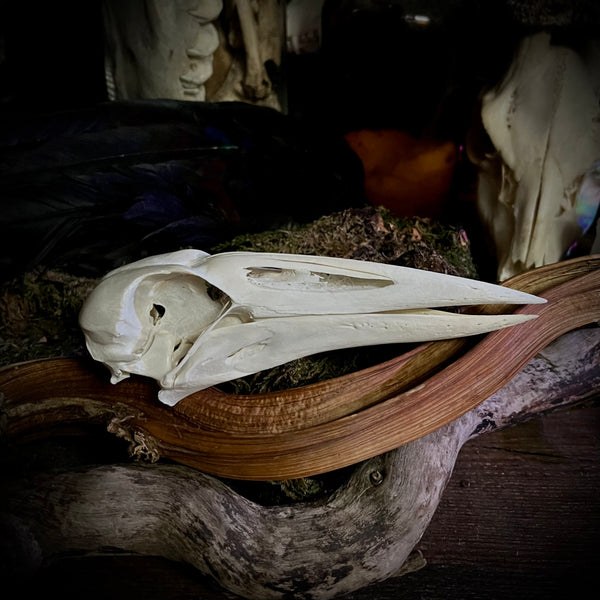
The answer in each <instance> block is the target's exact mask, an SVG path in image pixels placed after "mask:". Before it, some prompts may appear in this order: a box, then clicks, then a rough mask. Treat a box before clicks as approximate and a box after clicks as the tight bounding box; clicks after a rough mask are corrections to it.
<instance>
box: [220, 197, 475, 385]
mask: <svg viewBox="0 0 600 600" xmlns="http://www.w3.org/2000/svg"><path fill="white" fill-rule="evenodd" d="M242 250H245V251H254V252H284V253H290V254H303V255H306V254H316V255H321V256H337V257H341V258H352V259H358V260H368V261H373V262H382V263H391V264H398V265H402V266H408V267H416V268H420V269H427V270H431V271H438V272H441V273H448V274H451V275H459V276H463V277H472V278H476V277H477V272H476V269H475V266H474V263H473V260H472V257H471V253H470V247H469V243H468V240H467V239H466V236H465V234H464V233H463V232H462V231H461V230H459V229H457V228H452V227H449V226H447V225H443V224H441V223H437V222H435V221H431V220H429V219H423V218H411V219H397V218H395V217H393V216H392V215H391V214H390V213H389V212H388V211H387V210H385V209H375V208H364V209H348V210H345V211H342V212H338V213H334V214H332V215H327V216H324V217H321V218H320V219H318V220H317V221H315V222H313V223H311V224H308V225H305V226H301V227H300V226H298V227H290V228H288V229H278V230H275V231H265V232H262V233H257V234H248V235H243V236H239V237H236V238H234V239H232V240H231V241H229V242H227V243H224V244H220V245H219V246H217V247H215V248H214V249H213V253H217V252H232V251H242ZM403 350H404V348H402V347H400V346H399V345H389V346H382V347H369V348H351V349H348V350H338V351H335V352H328V353H325V354H320V355H315V356H309V357H306V358H302V359H298V360H295V361H292V362H290V363H287V364H285V365H281V366H279V367H275V368H273V369H269V370H266V371H262V372H260V373H256V374H254V375H250V376H248V377H244V378H241V379H236V380H235V381H231V382H228V383H225V384H222V385H221V386H219V387H220V388H221V389H223V390H224V391H227V392H229V393H235V394H258V393H264V392H268V391H279V390H284V389H290V388H293V387H300V386H303V385H308V384H310V383H316V382H319V381H324V380H327V379H331V378H333V377H339V376H341V375H345V374H347V373H350V372H352V371H356V370H358V369H363V368H366V367H369V366H371V365H373V364H377V363H379V362H382V361H384V360H387V359H389V358H391V357H393V356H395V355H397V354H398V353H400V352H402V351H403Z"/></svg>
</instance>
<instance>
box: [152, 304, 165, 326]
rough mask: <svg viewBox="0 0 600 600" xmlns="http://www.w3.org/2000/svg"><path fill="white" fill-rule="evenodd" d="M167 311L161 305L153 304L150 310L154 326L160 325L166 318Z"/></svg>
mask: <svg viewBox="0 0 600 600" xmlns="http://www.w3.org/2000/svg"><path fill="white" fill-rule="evenodd" d="M165 312H166V309H165V307H164V306H162V305H161V304H153V305H152V308H151V309H150V317H151V319H152V325H158V322H159V321H160V320H161V319H162V318H163V317H164V315H165Z"/></svg>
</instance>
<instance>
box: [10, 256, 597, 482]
mask: <svg viewBox="0 0 600 600" xmlns="http://www.w3.org/2000/svg"><path fill="white" fill-rule="evenodd" d="M599 260H600V259H598V258H597V257H596V258H590V259H584V260H581V259H580V260H578V261H570V262H568V263H566V264H560V265H553V266H551V267H544V268H543V269H541V270H540V271H539V272H538V274H537V276H535V275H529V279H527V278H523V279H522V280H521V283H523V286H522V287H528V286H529V289H528V290H527V291H531V289H532V288H533V289H535V288H536V286H538V287H539V286H540V285H541V284H540V282H544V285H547V284H548V281H550V282H552V283H556V281H560V283H559V285H555V286H554V287H551V288H550V289H548V290H547V291H546V292H545V293H544V294H543V295H544V296H546V297H547V299H548V303H547V304H546V305H541V306H540V305H536V306H528V307H524V308H521V309H519V311H518V312H524V313H527V312H535V313H537V314H538V315H539V317H538V318H537V319H535V320H533V321H529V322H527V323H524V324H522V325H520V326H518V327H513V328H509V329H504V330H501V331H496V332H494V333H492V334H489V335H488V336H486V337H485V338H484V339H483V340H482V341H481V342H480V343H479V344H477V345H476V346H475V347H474V348H472V349H471V350H470V351H469V352H467V353H466V354H464V355H463V356H460V357H459V358H457V359H456V360H454V361H453V362H452V363H451V364H450V365H448V366H447V367H445V368H444V369H442V370H440V371H439V372H437V373H436V374H434V375H432V376H431V377H429V378H428V379H427V380H426V381H424V382H423V383H421V384H420V385H417V386H414V387H412V388H410V389H408V390H406V391H401V392H400V393H398V391H396V390H397V389H400V390H401V389H404V387H403V386H404V385H405V384H404V383H403V382H402V381H401V379H400V378H401V375H402V373H403V372H404V371H403V367H404V366H406V365H408V367H407V373H409V374H414V370H412V369H413V366H414V364H413V361H414V360H420V358H422V357H423V356H428V357H429V359H430V360H431V358H432V356H435V350H434V351H433V352H432V353H430V351H429V349H431V348H435V345H428V346H425V347H421V349H417V350H416V351H414V352H413V353H412V354H410V356H404V357H400V358H399V359H395V360H393V361H390V362H389V363H385V364H384V365H383V366H377V367H375V368H373V369H370V370H367V371H366V372H365V371H363V372H360V373H358V374H352V375H349V376H346V377H343V378H339V379H337V380H333V381H332V382H325V383H324V384H322V385H321V384H319V386H317V387H316V388H315V389H317V390H324V395H325V396H327V397H329V398H331V397H332V396H331V393H332V391H334V392H335V402H336V403H337V404H339V405H341V404H343V402H344V400H345V398H346V397H347V395H348V392H347V391H346V390H347V389H351V388H352V387H353V386H354V385H356V382H357V380H358V378H360V377H363V378H364V380H365V381H366V382H367V383H366V384H365V387H364V388H363V389H362V395H359V396H361V397H363V398H366V400H365V404H364V405H360V404H359V406H358V407H357V406H356V405H353V406H354V408H355V409H357V408H361V410H356V412H352V413H351V414H348V415H346V416H343V417H341V418H334V419H332V420H327V421H323V422H320V423H318V424H316V425H313V426H309V424H310V422H311V421H310V419H309V423H308V424H307V423H304V422H302V421H301V420H300V422H296V426H295V427H294V428H293V429H291V430H288V431H284V432H281V433H280V432H277V431H275V432H270V431H266V432H265V431H262V430H260V432H256V431H254V430H252V429H251V430H250V431H243V432H241V433H240V432H239V431H234V430H232V429H231V428H227V427H225V428H219V427H218V426H217V425H215V423H213V422H210V423H207V422H206V421H205V420H203V418H202V416H201V414H202V410H200V409H199V406H201V405H202V404H203V401H204V400H205V399H206V398H207V396H205V395H202V394H201V393H200V394H198V395H194V396H193V397H192V398H191V399H190V400H188V401H182V402H181V403H179V404H178V405H177V406H175V407H174V408H169V407H166V406H164V405H160V404H159V403H158V401H157V400H156V388H155V386H154V385H153V384H151V383H149V382H148V381H146V380H143V379H141V378H136V379H135V380H132V381H127V382H122V383H121V384H119V385H117V386H111V385H110V384H109V383H108V382H107V381H106V377H105V376H102V375H100V374H99V373H98V372H97V370H95V369H91V368H90V367H89V366H87V365H82V364H79V363H76V362H74V361H65V360H58V361H46V362H38V363H30V364H27V363H26V364H24V365H16V366H13V367H10V368H7V369H4V370H2V371H0V392H1V393H2V394H3V395H4V397H5V410H6V412H7V415H8V426H7V432H8V436H9V437H10V438H12V439H17V438H19V437H28V436H34V435H40V434H43V433H44V432H48V431H49V430H50V429H51V428H53V427H65V426H67V425H69V424H75V423H77V422H86V421H87V420H89V419H92V418H94V419H96V420H103V421H105V422H106V423H107V428H108V429H109V430H110V431H112V432H114V433H116V434H119V435H122V436H123V437H126V438H127V439H130V440H131V442H132V445H133V449H134V452H136V453H142V454H146V455H148V456H149V457H151V458H155V459H158V458H159V457H160V456H163V457H167V458H171V459H174V460H176V461H177V462H180V463H182V464H186V465H188V466H192V467H194V468H197V469H200V470H202V471H204V472H208V473H212V474H216V475H220V476H225V477H232V478H240V479H254V480H258V479H263V480H272V479H289V478H295V477H303V476H308V475H313V474H316V473H321V472H326V471H330V470H334V469H338V468H341V467H344V466H348V465H352V464H355V463H357V462H360V461H362V460H366V459H368V458H371V457H374V456H377V455H379V454H383V453H385V452H388V451H390V450H393V449H394V448H397V447H399V446H401V445H403V444H406V443H408V442H411V441H413V440H416V439H418V438H420V437H422V436H424V435H427V434H429V433H431V432H433V431H435V430H436V429H438V428H439V427H442V426H444V425H446V424H448V423H450V422H452V421H453V420H455V419H457V418H458V417H460V416H461V415H463V414H464V413H466V412H468V411H469V410H472V409H473V408H474V407H476V406H477V405H478V404H479V403H481V402H482V401H484V400H485V399H486V398H487V397H489V396H490V395H491V394H493V393H495V392H496V391H497V390H498V389H500V388H501V387H502V386H503V385H505V384H506V383H507V382H508V381H510V380H511V379H512V378H513V377H514V375H515V374H516V373H517V372H518V371H519V370H520V369H522V368H523V366H524V365H525V364H526V363H527V362H528V361H529V360H530V359H531V358H532V357H533V356H535V354H536V353H537V352H539V351H540V350H542V349H543V348H544V347H546V346H547V345H548V344H549V343H550V342H551V341H552V340H554V339H556V338H557V337H559V336H560V335H562V334H564V333H566V332H568V331H570V330H571V329H574V328H577V327H581V326H583V325H586V324H588V323H592V322H596V321H599V320H600V269H598V264H599ZM581 272H584V273H585V274H581ZM532 273H534V274H535V273H536V272H532ZM574 275H577V276H574ZM439 344H442V345H443V344H446V343H445V342H440V343H439ZM437 358H439V355H438V357H437ZM446 358H447V356H446ZM490 365H493V368H490ZM396 385H397V388H395V386H396ZM310 387H312V386H310ZM380 388H384V389H385V394H384V398H383V399H382V400H381V401H379V402H377V403H375V404H373V405H371V402H372V397H371V395H370V394H374V395H377V394H379V393H380ZM210 393H211V394H216V395H217V396H218V393H217V392H214V391H213V392H210ZM302 393H304V391H303V390H300V391H292V392H290V396H291V397H292V399H294V398H295V399H297V398H298V397H299V394H300V395H301V394H302ZM312 394H313V399H314V398H318V397H319V396H318V394H316V395H315V394H314V390H313V392H312ZM267 396H268V395H267ZM277 398H280V402H279V404H283V403H284V402H285V398H287V395H286V394H283V395H281V397H280V396H279V395H278V396H277ZM353 398H354V396H353ZM262 399H263V397H258V398H253V399H252V404H251V405H250V406H248V405H243V404H242V405H240V407H239V408H238V410H237V411H236V414H237V419H238V421H240V422H243V421H244V420H245V419H246V417H247V415H249V414H250V415H252V414H256V412H259V413H260V411H261V409H262V408H264V404H261V400H262ZM269 401H270V400H269ZM292 401H294V400H292ZM267 413H268V411H267ZM270 414H272V413H268V418H267V422H268V421H269V419H270V418H271V417H270V416H269V415H270ZM232 418H233V416H232Z"/></svg>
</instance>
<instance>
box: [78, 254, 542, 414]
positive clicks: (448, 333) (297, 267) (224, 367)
mask: <svg viewBox="0 0 600 600" xmlns="http://www.w3.org/2000/svg"><path fill="white" fill-rule="evenodd" d="M540 302H545V300H543V299H541V298H538V297H536V296H532V295H530V294H526V293H523V292H519V291H516V290H512V289H509V288H507V287H502V286H497V285H494V284H490V283H485V282H479V281H475V280H470V279H464V278H461V277H454V276H450V275H442V274H440V273H433V272H428V271H421V270H418V269H412V268H407V267H400V266H394V265H385V264H378V263H370V262H362V261H356V260H349V259H342V258H327V257H320V256H301V255H292V254H270V253H252V252H230V253H224V254H217V255H209V254H206V253H205V252H202V251H199V250H181V251H178V252H173V253H169V254H163V255H158V256H154V257H150V258H147V259H143V260H140V261H137V262H134V263H132V264H129V265H126V266H124V267H121V268H119V269H116V270H114V271H111V272H110V273H108V274H107V275H106V276H105V277H104V278H103V279H102V280H101V282H100V283H99V285H98V286H97V287H96V289H95V290H94V291H93V292H92V293H91V295H90V296H89V297H88V299H87V300H86V302H85V304H84V306H83V309H82V311H81V315H80V325H81V327H82V329H83V331H84V334H85V337H86V343H87V347H88V349H89V351H90V353H91V355H92V356H93V357H94V358H95V359H96V360H99V361H101V362H103V363H105V364H106V365H107V366H108V367H109V369H110V371H111V372H112V378H111V381H112V382H113V383H116V382H118V381H120V380H122V379H124V378H125V377H128V376H129V375H130V374H131V373H135V374H138V375H146V376H149V377H152V378H154V379H156V380H158V381H159V383H160V386H161V388H162V389H161V391H160V392H159V399H160V400H161V401H162V402H164V403H166V404H170V405H174V404H176V403H177V402H178V401H179V400H181V399H182V398H184V397H185V396H187V395H189V394H191V393H193V392H196V391H199V390H201V389H204V388H207V387H209V386H211V385H216V384H219V383H222V382H224V381H229V380H232V379H235V378H238V377H241V376H244V375H248V374H251V373H256V372H258V371H261V370H264V369H267V368H270V367H273V366H276V365H279V364H283V363H285V362H288V361H291V360H293V359H296V358H300V357H303V356H307V355H309V354H314V353H317V352H323V351H328V350H334V349H338V348H348V347H356V346H366V345H372V344H386V343H404V342H421V341H428V340H437V339H446V338H451V337H461V336H467V335H474V334H479V333H485V332H488V331H492V330H494V329H499V328H502V327H507V326H510V325H515V324H517V323H521V322H523V321H525V320H528V319H530V318H532V316H528V315H518V314H516V315H465V314H455V313H448V312H445V311H442V310H433V309H432V307H449V306H460V305H472V304H480V303H487V304H490V303H502V304H504V303H509V304H521V303H540Z"/></svg>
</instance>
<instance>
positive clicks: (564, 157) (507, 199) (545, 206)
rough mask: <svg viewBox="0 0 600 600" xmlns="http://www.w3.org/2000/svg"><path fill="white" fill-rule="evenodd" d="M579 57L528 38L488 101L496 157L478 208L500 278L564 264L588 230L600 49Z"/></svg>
mask: <svg viewBox="0 0 600 600" xmlns="http://www.w3.org/2000/svg"><path fill="white" fill-rule="evenodd" d="M578 50H579V52H576V51H575V50H573V49H571V48H568V47H566V46H561V45H553V44H552V43H551V39H550V34H548V33H539V34H536V35H532V36H528V37H526V38H525V39H524V40H523V42H522V44H521V47H520V49H519V52H518V54H517V56H516V58H515V60H514V62H513V64H512V67H511V69H510V70H509V72H508V74H507V75H506V77H505V79H504V81H503V82H502V83H501V84H500V85H499V86H498V87H497V88H496V89H494V90H492V91H490V92H489V93H487V94H486V95H485V96H484V98H483V104H482V111H481V116H482V121H483V126H484V127H485V131H486V132H487V134H488V135H489V138H490V140H491V142H492V144H493V146H494V148H495V152H493V153H488V154H487V155H485V156H477V153H475V156H473V158H474V160H475V161H476V162H477V163H478V164H479V168H480V172H479V184H478V197H477V203H478V208H479V212H480V215H481V218H482V221H483V222H484V224H485V226H486V227H487V228H488V230H489V232H490V235H491V237H492V239H493V242H494V245H495V249H496V253H497V256H498V279H499V280H500V281H504V280H505V279H507V278H509V277H511V276H513V275H516V274H518V273H520V272H522V271H525V270H528V269H531V268H534V267H539V266H542V265H545V264H551V263H554V262H557V261H559V260H561V259H562V258H564V255H565V252H566V251H567V250H568V249H569V247H570V246H571V244H573V243H574V242H575V241H576V240H577V239H578V237H579V236H580V235H581V233H582V231H581V228H580V227H579V225H578V221H577V210H576V201H577V193H578V189H579V186H580V184H581V181H582V179H583V176H584V174H585V172H586V171H587V170H588V169H589V168H590V166H591V165H592V164H593V163H594V161H595V160H597V159H598V158H600V43H598V42H597V41H596V42H582V44H581V46H580V48H579V49H578Z"/></svg>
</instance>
